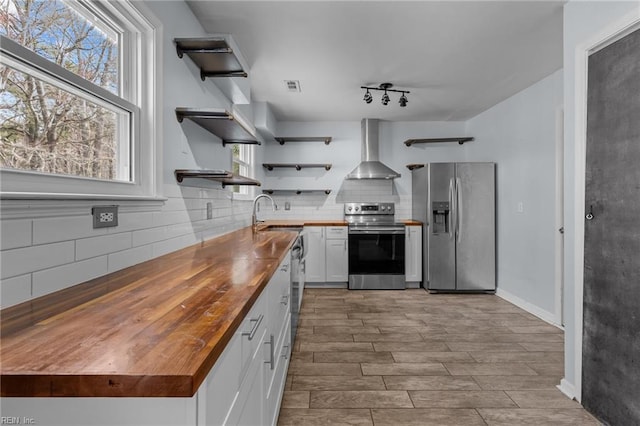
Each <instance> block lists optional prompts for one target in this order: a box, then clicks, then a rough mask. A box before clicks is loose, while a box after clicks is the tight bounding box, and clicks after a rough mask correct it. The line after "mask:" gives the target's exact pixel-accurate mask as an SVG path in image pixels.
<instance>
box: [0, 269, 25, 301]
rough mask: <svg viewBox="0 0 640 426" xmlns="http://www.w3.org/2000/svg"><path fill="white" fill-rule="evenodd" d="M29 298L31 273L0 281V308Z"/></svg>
mask: <svg viewBox="0 0 640 426" xmlns="http://www.w3.org/2000/svg"><path fill="white" fill-rule="evenodd" d="M29 299H31V274H26V275H20V276H18V277H13V278H7V279H4V280H2V281H0V308H2V309H4V308H6V307H8V306H13V305H17V304H18V303H22V302H24V301H27V300H29Z"/></svg>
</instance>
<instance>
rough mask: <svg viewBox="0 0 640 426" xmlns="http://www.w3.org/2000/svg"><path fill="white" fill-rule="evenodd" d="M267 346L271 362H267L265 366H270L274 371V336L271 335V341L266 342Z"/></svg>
mask: <svg viewBox="0 0 640 426" xmlns="http://www.w3.org/2000/svg"><path fill="white" fill-rule="evenodd" d="M264 344H265V345H269V361H265V362H264V363H265V364H269V369H271V370H273V364H274V359H273V358H274V355H273V349H274V348H273V334H271V335H270V337H269V341H267V342H264Z"/></svg>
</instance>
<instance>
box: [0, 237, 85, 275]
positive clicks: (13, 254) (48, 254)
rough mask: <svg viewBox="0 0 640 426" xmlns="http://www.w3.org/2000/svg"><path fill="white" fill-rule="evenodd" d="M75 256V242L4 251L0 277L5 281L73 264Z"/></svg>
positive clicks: (0, 260)
mask: <svg viewBox="0 0 640 426" xmlns="http://www.w3.org/2000/svg"><path fill="white" fill-rule="evenodd" d="M74 254H75V242H74V241H65V242H61V243H55V244H43V245H38V246H31V247H25V248H18V249H12V250H3V251H2V256H0V258H1V259H0V262H1V263H0V264H1V265H2V271H1V273H0V276H1V278H2V279H5V278H8V277H15V276H17V275H22V274H27V273H29V272H33V271H40V270H42V269H46V268H51V267H54V266H59V265H64V264H66V263H71V262H73V261H74Z"/></svg>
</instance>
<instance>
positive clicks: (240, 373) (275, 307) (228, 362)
mask: <svg viewBox="0 0 640 426" xmlns="http://www.w3.org/2000/svg"><path fill="white" fill-rule="evenodd" d="M289 262H290V259H289V256H287V258H286V259H285V260H284V261H283V262H282V263H281V264H280V266H279V267H278V270H277V271H276V273H275V274H274V275H273V277H272V278H271V281H269V284H267V287H266V288H265V289H264V290H263V292H262V294H261V295H260V297H259V298H258V300H257V301H256V302H255V304H254V306H253V307H252V308H251V311H249V314H248V315H247V316H246V317H245V319H244V321H243V323H242V325H241V326H240V327H239V328H238V331H237V332H236V334H235V335H234V337H233V338H232V340H231V341H230V342H229V344H228V345H227V347H226V349H225V350H224V352H223V353H222V355H221V356H220V358H219V359H218V361H217V362H216V364H215V366H214V368H213V369H212V370H211V372H210V373H209V375H208V376H207V378H206V379H205V381H204V383H203V384H202V385H201V386H200V389H199V390H198V425H199V426H205V425H206V426H213V425H260V426H262V425H274V424H275V423H276V421H277V417H278V412H279V409H280V402H281V400H282V393H283V391H284V383H285V380H286V375H287V368H288V366H289V355H290V353H291V328H290V327H291V314H290V310H291V306H290V300H291V294H290V290H291V282H290V269H289V268H290V263H289Z"/></svg>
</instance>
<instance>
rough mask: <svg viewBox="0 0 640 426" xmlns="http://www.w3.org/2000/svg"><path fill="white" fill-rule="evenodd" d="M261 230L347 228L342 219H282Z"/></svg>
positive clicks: (264, 224)
mask: <svg viewBox="0 0 640 426" xmlns="http://www.w3.org/2000/svg"><path fill="white" fill-rule="evenodd" d="M400 222H401V223H404V224H405V225H407V226H421V225H422V222H420V221H418V220H412V219H402V220H400ZM260 226H261V227H262V228H270V229H275V228H288V227H300V228H302V227H303V226H347V221H345V220H342V219H333V220H303V219H300V220H298V219H290V220H287V219H284V220H267V221H266V222H262V223H261V224H260Z"/></svg>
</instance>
